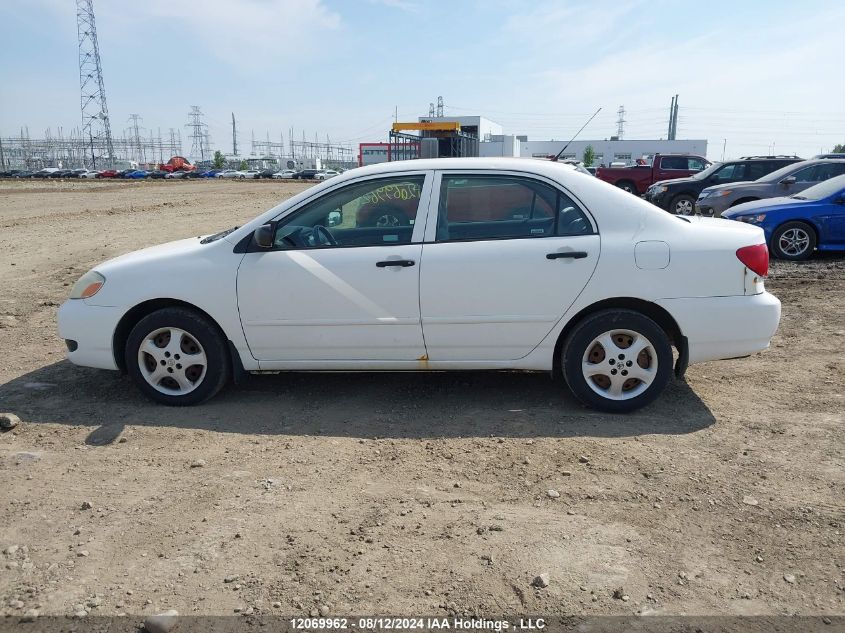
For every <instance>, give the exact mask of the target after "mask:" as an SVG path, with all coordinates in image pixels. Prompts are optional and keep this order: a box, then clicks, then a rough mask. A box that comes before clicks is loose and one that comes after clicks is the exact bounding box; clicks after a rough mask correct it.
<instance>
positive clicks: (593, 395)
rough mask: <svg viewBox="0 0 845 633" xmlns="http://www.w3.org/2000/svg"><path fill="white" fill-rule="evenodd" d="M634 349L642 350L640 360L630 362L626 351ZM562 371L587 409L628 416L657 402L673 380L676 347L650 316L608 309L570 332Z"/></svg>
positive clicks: (585, 320)
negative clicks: (673, 351) (673, 359)
mask: <svg viewBox="0 0 845 633" xmlns="http://www.w3.org/2000/svg"><path fill="white" fill-rule="evenodd" d="M600 339H604V342H602V341H601V340H600ZM632 346H636V347H637V348H638V349H640V351H639V352H638V353H637V356H636V358H627V356H628V355H630V354H627V353H626V352H625V350H626V349H629V348H630V347H632ZM640 346H642V347H640ZM608 348H610V349H612V351H613V354H612V355H611V354H609V353H608V351H607V349H608ZM620 357H621V358H620ZM623 363H624V365H623ZM561 367H562V368H563V376H564V378H565V379H566V383H567V384H568V385H569V388H570V389H571V390H572V393H573V394H575V397H576V398H578V400H580V401H581V402H583V403H584V404H585V405H587V406H588V407H591V408H593V409H598V410H599V411H607V412H609V413H628V412H630V411H634V410H636V409H639V408H640V407H644V406H645V405H647V404H649V403H651V402H653V401H654V400H655V399H656V398H657V397H658V396H659V395H660V394H661V393H662V392H663V390H664V389H665V388H666V385H667V384H668V383H669V379H670V378H671V376H672V346H671V345H670V343H669V338H668V337H667V336H666V333H665V332H664V331H663V329H662V328H661V327H660V326H659V325H657V323H655V322H654V321H652V320H651V319H650V318H648V317H647V316H645V315H643V314H640V313H639V312H635V311H633V310H619V309H617V310H602V311H601V312H596V313H595V314H591V315H589V316H587V317H585V318H584V320H583V321H581V322H580V323H578V324H577V325H576V326H575V328H574V329H573V330H572V332H571V333H570V334H569V336H568V338H567V339H566V342H565V343H564V346H563V355H562V357H561ZM620 368H621V369H620ZM632 368H636V369H632ZM601 370H605V371H601ZM628 372H630V373H631V374H632V375H630V376H629V374H628ZM635 373H636V374H638V376H634V375H633V374H635ZM639 376H642V378H640V377H639Z"/></svg>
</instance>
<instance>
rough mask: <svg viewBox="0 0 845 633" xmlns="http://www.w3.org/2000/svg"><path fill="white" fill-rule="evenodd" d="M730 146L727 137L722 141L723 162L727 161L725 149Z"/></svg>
mask: <svg viewBox="0 0 845 633" xmlns="http://www.w3.org/2000/svg"><path fill="white" fill-rule="evenodd" d="M727 147H728V139H725V140H724V142H723V143H722V162H723V163H724V162H725V149H726V148H727Z"/></svg>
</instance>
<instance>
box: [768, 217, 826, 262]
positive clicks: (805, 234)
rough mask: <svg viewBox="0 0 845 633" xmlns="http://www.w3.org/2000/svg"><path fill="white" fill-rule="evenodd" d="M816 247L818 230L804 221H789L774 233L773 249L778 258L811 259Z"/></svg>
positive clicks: (792, 259)
mask: <svg viewBox="0 0 845 633" xmlns="http://www.w3.org/2000/svg"><path fill="white" fill-rule="evenodd" d="M815 248H816V232H815V231H814V230H813V229H812V227H811V226H810V225H808V224H805V223H804V222H787V223H786V224H784V225H782V226H779V227H778V228H777V229H776V230H775V232H774V234H773V235H772V244H771V249H770V250H771V251H772V254H773V255H774V256H775V257H777V258H778V259H788V260H791V261H801V260H803V259H809V258H810V257H811V256H812V254H813V251H814V250H815Z"/></svg>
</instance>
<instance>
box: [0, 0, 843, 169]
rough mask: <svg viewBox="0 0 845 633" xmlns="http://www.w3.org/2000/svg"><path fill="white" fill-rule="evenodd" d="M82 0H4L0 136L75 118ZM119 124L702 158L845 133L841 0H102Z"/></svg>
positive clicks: (243, 139)
mask: <svg viewBox="0 0 845 633" xmlns="http://www.w3.org/2000/svg"><path fill="white" fill-rule="evenodd" d="M75 4H76V3H75V2H73V0H1V1H0V41H2V42H3V48H2V50H1V51H0V52H2V58H0V81H2V83H0V86H2V88H0V135H2V136H13V135H17V134H19V133H20V129H21V127H23V126H27V127H28V128H29V132H30V135H31V136H33V137H34V136H42V135H43V133H44V130H46V129H47V128H50V130H51V132H52V133H53V134H56V132H57V130H58V129H59V128H62V129H63V130H65V131H67V130H70V129H72V128H74V127H78V126H79V125H80V111H79V74H78V66H77V64H78V59H77V32H76V16H75V10H76V9H75ZM94 8H95V12H96V21H97V32H98V36H99V47H100V54H101V57H102V65H103V74H104V80H105V87H106V94H107V98H108V108H109V115H110V118H111V125H112V131H113V133H114V134H115V135H117V136H120V135H122V133H123V130H124V129H125V128H127V127H128V126H129V115H130V114H134V113H137V114H139V115H140V116H141V125H142V126H143V128H144V129H143V130H142V133H143V134H145V135H149V131H150V130H152V131H153V132H154V133H156V134H157V133H158V130H159V128H160V129H161V131H162V135H163V136H167V137H169V129H170V128H177V129H180V130H181V131H182V138H183V144H184V150H185V152H187V151H188V150H189V146H190V142H189V139H188V134H189V130H188V129H187V128H186V127H185V124H186V123H187V122H188V116H187V115H188V112H189V110H190V108H191V106H193V105H198V106H200V108H201V109H202V111H203V112H204V113H205V121H206V123H208V125H209V130H210V133H211V141H212V142H211V145H212V148H213V149H221V150H223V151H224V152H230V151H231V149H232V133H231V113H232V112H234V113H235V116H236V118H237V122H238V124H237V127H238V136H239V145H240V146H241V149H242V150H243V149H244V145H245V144H246V145H247V146H248V144H249V141H250V139H251V137H252V135H253V134H254V135H255V137H256V138H257V139H259V140H263V139H265V138H266V137H267V135H268V134H269V137H270V139H271V140H272V141H278V140H279V138H280V135H283V136H284V139H285V140H287V138H288V135H289V131H290V129H291V128H293V130H294V136H295V137H296V138H297V139H298V140H301V138H302V134H303V132H305V135H306V138H307V139H308V140H314V137H315V134H316V135H318V138H319V140H320V141H321V142H324V141H325V140H326V137H327V136H328V137H329V138H330V139H331V141H332V142H333V143H336V142H343V143H348V144H350V145H352V146H353V147H355V148H357V144H358V143H359V142H362V141H381V140H386V136H387V130H388V129H389V126H390V124H391V122H392V121H393V118H394V115H396V114H398V118H399V120H400V121H402V120H405V121H408V120H416V118H417V117H418V116H425V115H427V114H428V109H429V104H430V103H431V102H435V101H436V100H437V97H438V96H442V97H443V102H444V104H445V113H446V114H447V115H472V114H478V115H482V116H485V117H487V118H489V119H492V120H494V121H496V122H498V123H500V124H501V125H503V127H504V129H505V132H506V133H509V134H527V135H528V137H529V138H530V139H532V140H548V139H568V138H570V137H571V136H572V135H573V134H575V132H576V131H577V130H578V128H579V127H581V125H582V124H583V123H584V122H585V121H586V120H587V118H588V117H589V116H590V115H591V114H592V113H593V112H595V111H596V109H597V108H599V107H600V108H602V110H601V112H600V113H599V115H598V116H597V117H596V118H595V119H594V120H593V122H591V123H590V124H589V125H588V127H587V128H586V129H585V130H584V131H583V132H582V133H581V136H580V137H579V138H581V139H585V140H586V139H602V138H607V137H609V136H611V135H613V134H616V128H617V123H616V121H617V118H618V115H617V111H618V109H619V107H620V106H624V108H625V112H626V114H625V119H626V123H625V126H624V137H625V138H629V139H634V138H665V136H666V130H667V127H668V117H669V104H670V100H671V98H672V96H673V95H675V94H678V95H679V104H680V109H679V110H680V112H679V122H678V138H696V139H700V138H704V139H707V140H708V141H709V143H708V155H709V156H708V157H709V158H711V159H715V160H719V159H721V158H723V154H724V157H725V158H732V157H738V156H741V155H749V154H768V153H771V152H775V153H789V154H792V153H796V154H798V155H800V156H804V157H808V156H811V155H813V154H816V153H819V152H821V151H830V149H831V148H832V147H833V146H834V145H835V144H837V143H845V69H843V63H842V59H843V54H842V47H841V42H842V36H841V32H842V25H843V24H845V2H843V1H842V0H827V1H823V0H802V2H795V1H794V0H788V1H787V0H765V1H764V0H756V1H755V0H746V1H743V2H737V1H736V0H732V1H730V2H725V1H722V0H710V1H708V2H701V1H700V0H648V1H646V0H630V1H626V0H590V1H585V2H581V1H574V0H573V1H568V0H553V1H550V0H532V1H528V0H484V1H481V0H450V1H445V0H444V1H441V0H202V2H189V1H178V0H141V1H136V2H126V1H125V0H94Z"/></svg>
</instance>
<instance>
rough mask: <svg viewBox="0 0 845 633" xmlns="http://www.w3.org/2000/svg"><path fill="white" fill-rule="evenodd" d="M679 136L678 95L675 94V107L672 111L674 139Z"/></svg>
mask: <svg viewBox="0 0 845 633" xmlns="http://www.w3.org/2000/svg"><path fill="white" fill-rule="evenodd" d="M677 138H678V95H675V109H674V110H673V111H672V140H673V141H674V140H676V139H677Z"/></svg>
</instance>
